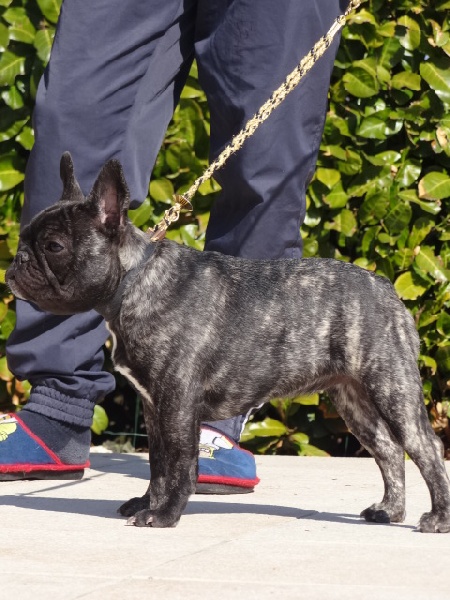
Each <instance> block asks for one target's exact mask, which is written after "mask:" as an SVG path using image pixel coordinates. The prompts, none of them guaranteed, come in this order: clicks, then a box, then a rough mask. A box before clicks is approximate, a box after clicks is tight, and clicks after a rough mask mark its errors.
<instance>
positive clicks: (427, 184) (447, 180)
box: [419, 171, 450, 200]
mask: <svg viewBox="0 0 450 600" xmlns="http://www.w3.org/2000/svg"><path fill="white" fill-rule="evenodd" d="M449 197H450V177H449V176H448V175H447V174H446V173H441V172H440V171H431V172H430V173H427V174H426V175H425V177H423V178H422V179H421V180H420V181H419V198H425V199H427V200H442V199H443V198H449Z"/></svg>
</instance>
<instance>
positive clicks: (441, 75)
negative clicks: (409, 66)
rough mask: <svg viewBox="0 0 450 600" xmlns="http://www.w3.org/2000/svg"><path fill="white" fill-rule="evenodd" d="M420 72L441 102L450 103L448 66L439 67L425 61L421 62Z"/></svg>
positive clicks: (449, 69)
mask: <svg viewBox="0 0 450 600" xmlns="http://www.w3.org/2000/svg"><path fill="white" fill-rule="evenodd" d="M420 74H421V76H422V77H423V79H425V81H426V82H427V83H428V85H429V86H430V88H431V89H432V90H434V91H435V92H436V95H437V96H438V97H439V98H440V99H441V100H442V102H445V103H446V104H449V105H450V67H448V68H446V69H441V68H439V67H438V66H437V65H436V64H434V63H432V62H429V61H427V62H423V63H421V65H420Z"/></svg>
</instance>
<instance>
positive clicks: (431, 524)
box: [417, 512, 450, 533]
mask: <svg viewBox="0 0 450 600" xmlns="http://www.w3.org/2000/svg"><path fill="white" fill-rule="evenodd" d="M417 529H418V530H419V531H421V532H422V533H449V532H450V515H444V516H439V515H438V514H435V513H433V512H427V513H425V514H423V515H422V516H421V518H420V521H419V525H418V526H417Z"/></svg>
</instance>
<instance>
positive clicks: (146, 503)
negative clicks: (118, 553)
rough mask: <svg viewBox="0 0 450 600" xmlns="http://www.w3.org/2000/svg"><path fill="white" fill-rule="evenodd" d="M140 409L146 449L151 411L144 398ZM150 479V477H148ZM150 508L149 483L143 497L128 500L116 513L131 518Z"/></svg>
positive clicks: (149, 441)
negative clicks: (145, 435) (142, 414)
mask: <svg viewBox="0 0 450 600" xmlns="http://www.w3.org/2000/svg"><path fill="white" fill-rule="evenodd" d="M142 400H143V403H142V408H143V412H144V421H145V429H146V431H147V437H148V447H149V448H150V445H151V435H150V433H151V430H152V425H151V424H152V417H153V411H152V409H151V408H152V407H151V406H150V403H149V402H148V400H146V399H145V398H143V399H142ZM150 477H151V475H150ZM149 507H150V483H149V485H148V487H147V491H146V492H145V494H144V495H143V496H136V497H135V498H130V500H128V501H127V502H124V503H123V504H122V505H121V506H120V507H119V509H118V511H117V512H118V513H120V514H121V515H122V516H123V517H133V516H134V515H135V514H136V513H137V512H139V511H140V510H145V509H147V508H149Z"/></svg>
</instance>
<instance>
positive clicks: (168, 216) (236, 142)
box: [148, 0, 361, 242]
mask: <svg viewBox="0 0 450 600" xmlns="http://www.w3.org/2000/svg"><path fill="white" fill-rule="evenodd" d="M360 4H361V0H350V3H349V5H348V7H347V10H346V11H345V13H344V14H342V15H340V16H339V17H337V18H336V20H335V21H334V22H333V24H332V26H331V27H330V29H329V30H328V32H327V33H326V34H325V35H324V36H323V37H321V38H320V40H319V41H318V42H316V44H314V46H313V48H312V49H311V50H310V51H309V52H308V54H307V55H306V56H305V57H304V58H302V60H301V61H300V63H299V64H298V65H297V66H296V67H295V69H294V70H293V71H292V72H291V73H289V75H288V76H287V77H286V79H285V80H284V82H283V83H282V84H281V85H280V87H279V88H278V89H276V90H275V91H274V92H273V93H272V95H271V96H270V98H269V99H268V100H267V101H266V102H265V103H264V104H263V105H262V106H261V108H260V109H259V110H258V112H257V113H256V114H255V115H254V116H253V117H252V118H251V119H250V120H249V121H247V124H246V125H245V127H244V128H243V129H242V130H241V131H240V132H239V133H238V134H236V135H235V136H234V137H233V138H232V140H231V142H230V143H229V144H228V146H226V147H225V148H224V150H222V152H221V153H220V154H219V156H218V157H217V158H216V159H215V160H214V161H213V162H212V163H211V164H210V165H209V167H208V168H207V169H206V171H205V172H204V173H203V175H201V176H200V177H199V178H198V179H196V180H195V181H194V183H193V184H192V186H191V187H190V188H189V189H188V191H187V192H185V193H184V194H183V195H181V194H175V195H174V197H173V199H174V200H175V204H174V205H173V206H172V207H171V208H169V209H168V210H166V211H165V213H164V217H163V220H162V221H161V222H160V223H158V224H157V225H155V227H154V229H149V230H148V233H149V234H150V235H151V236H152V237H151V241H152V242H155V241H158V240H161V239H163V238H164V236H165V234H166V230H167V228H168V227H169V225H170V224H171V223H174V222H175V221H177V220H178V218H179V216H180V212H181V210H183V209H184V210H192V204H191V202H190V200H191V199H192V198H193V196H194V195H195V194H196V192H197V191H198V188H199V187H200V186H201V185H202V183H204V182H205V181H208V179H210V178H211V177H212V175H213V173H214V172H215V171H217V170H218V169H220V168H221V167H223V165H224V164H225V163H226V161H227V160H228V159H229V158H230V156H232V155H233V154H235V153H236V152H237V151H238V150H240V148H242V146H243V144H244V142H245V140H246V139H247V138H249V137H251V136H252V135H253V133H254V132H255V131H256V129H257V128H258V127H259V126H260V125H261V123H263V122H264V121H265V120H266V119H268V118H269V116H270V115H271V114H272V112H273V111H274V110H275V109H276V108H277V107H278V106H279V105H280V104H281V103H282V102H283V100H284V99H285V98H286V96H287V95H288V94H290V92H292V90H293V89H295V88H296V87H297V85H298V84H299V83H300V81H301V80H302V79H303V77H304V76H305V75H306V74H307V73H308V72H309V71H310V70H311V69H312V67H313V66H314V65H315V63H316V62H317V61H318V60H319V58H321V56H322V55H323V54H325V52H326V51H327V50H328V48H329V47H330V45H331V43H332V41H333V40H334V38H335V36H336V34H337V32H338V31H339V30H340V29H342V27H343V26H344V24H345V21H346V19H347V17H348V15H349V14H350V13H351V12H353V11H354V10H356V9H357V8H358V6H359V5H360Z"/></svg>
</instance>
